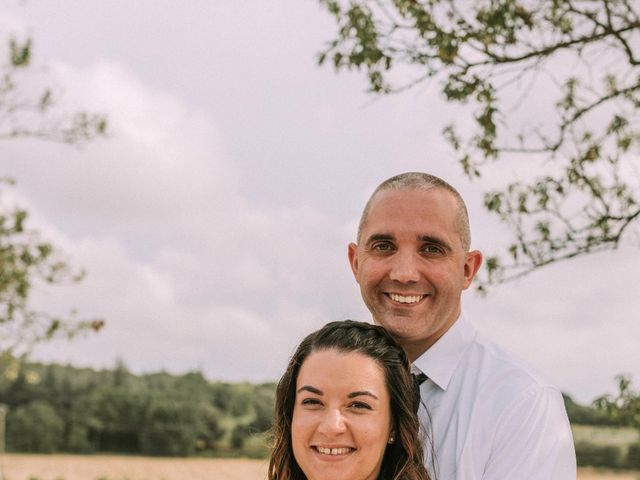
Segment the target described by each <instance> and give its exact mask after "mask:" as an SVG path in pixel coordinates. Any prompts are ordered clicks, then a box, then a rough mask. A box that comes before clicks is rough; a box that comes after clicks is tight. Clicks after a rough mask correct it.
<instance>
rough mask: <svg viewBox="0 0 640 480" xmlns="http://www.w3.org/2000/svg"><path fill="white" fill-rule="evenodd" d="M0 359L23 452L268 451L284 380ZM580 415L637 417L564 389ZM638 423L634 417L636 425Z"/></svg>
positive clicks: (11, 437) (0, 376) (15, 439)
mask: <svg viewBox="0 0 640 480" xmlns="http://www.w3.org/2000/svg"><path fill="white" fill-rule="evenodd" d="M2 363H3V365H0V403H4V404H6V405H8V407H9V412H8V414H7V428H6V434H7V439H6V446H7V450H8V451H14V452H78V453H101V452H118V453H128V454H143V455H162V456H189V455H215V456H226V455H250V456H251V455H255V456H261V455H265V454H266V452H268V431H269V429H270V427H271V420H272V416H273V405H274V399H275V387H276V386H275V384H274V383H265V384H258V385H253V384H249V383H223V382H209V381H208V380H206V379H205V378H204V376H203V375H202V373H200V372H191V373H187V374H184V375H171V374H169V373H164V372H161V373H152V374H146V375H134V374H132V373H131V372H129V371H128V370H127V368H126V366H125V365H124V364H123V363H121V362H120V363H119V364H118V365H116V367H115V368H113V369H112V370H101V371H96V370H92V369H87V368H84V369H83V368H74V367H71V366H62V365H58V364H48V365H47V364H41V363H27V362H19V361H17V360H14V361H12V362H8V363H7V362H2ZM564 400H565V405H566V407H567V413H568V415H569V419H570V421H571V423H572V424H574V425H575V424H579V425H594V426H622V425H629V422H628V421H627V419H625V418H623V417H621V416H619V415H618V416H616V415H611V414H610V412H608V411H606V410H605V409H603V408H599V409H597V408H594V407H592V406H585V405H580V404H578V403H576V402H574V401H573V400H572V399H571V397H569V396H567V395H565V396H564ZM633 426H635V425H633Z"/></svg>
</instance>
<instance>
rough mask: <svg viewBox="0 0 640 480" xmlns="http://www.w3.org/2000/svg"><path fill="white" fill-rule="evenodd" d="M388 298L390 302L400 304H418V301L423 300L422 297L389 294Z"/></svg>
mask: <svg viewBox="0 0 640 480" xmlns="http://www.w3.org/2000/svg"><path fill="white" fill-rule="evenodd" d="M389 297H391V300H393V301H394V302H400V303H418V302H419V301H420V300H422V299H423V297H424V295H408V296H405V295H398V294H397V293H390V294H389Z"/></svg>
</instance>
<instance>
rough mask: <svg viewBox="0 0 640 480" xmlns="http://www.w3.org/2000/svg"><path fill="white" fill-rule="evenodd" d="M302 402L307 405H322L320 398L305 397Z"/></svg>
mask: <svg viewBox="0 0 640 480" xmlns="http://www.w3.org/2000/svg"><path fill="white" fill-rule="evenodd" d="M300 403H301V404H302V405H307V406H316V405H320V400H318V399H317V398H305V399H303V400H302V402H300Z"/></svg>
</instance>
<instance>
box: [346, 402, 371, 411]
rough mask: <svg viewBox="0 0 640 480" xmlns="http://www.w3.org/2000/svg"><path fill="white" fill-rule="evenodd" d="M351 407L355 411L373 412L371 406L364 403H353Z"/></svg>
mask: <svg viewBox="0 0 640 480" xmlns="http://www.w3.org/2000/svg"><path fill="white" fill-rule="evenodd" d="M349 406H350V407H351V408H353V409H354V410H371V406H370V405H368V404H366V403H364V402H353V403H352V404H351V405H349Z"/></svg>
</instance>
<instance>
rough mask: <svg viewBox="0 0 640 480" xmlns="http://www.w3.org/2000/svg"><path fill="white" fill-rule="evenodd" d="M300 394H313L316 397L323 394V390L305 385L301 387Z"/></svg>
mask: <svg viewBox="0 0 640 480" xmlns="http://www.w3.org/2000/svg"><path fill="white" fill-rule="evenodd" d="M300 392H311V393H315V394H316V395H322V394H323V393H322V390H318V389H317V388H316V387H312V386H311V385H304V386H302V387H300V388H299V389H298V391H297V392H296V393H300Z"/></svg>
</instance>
